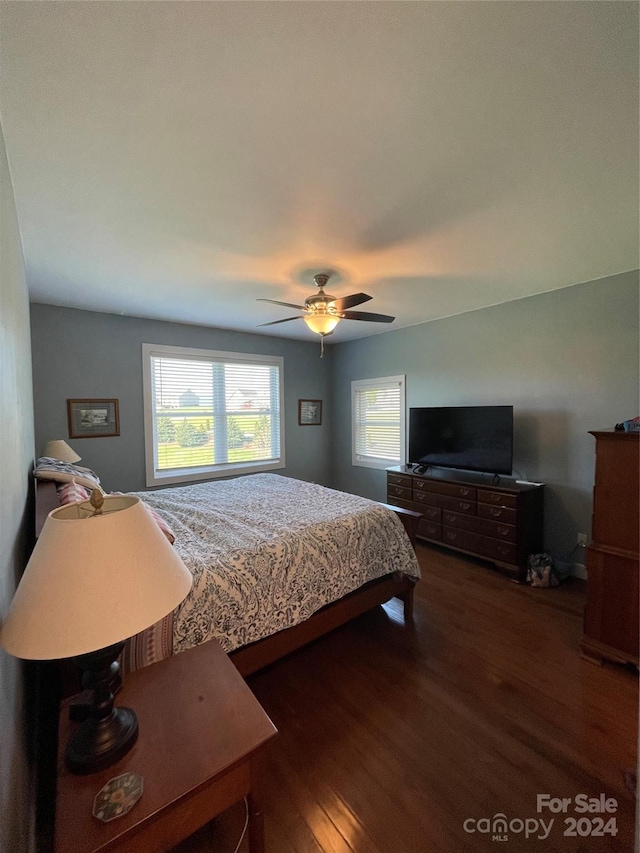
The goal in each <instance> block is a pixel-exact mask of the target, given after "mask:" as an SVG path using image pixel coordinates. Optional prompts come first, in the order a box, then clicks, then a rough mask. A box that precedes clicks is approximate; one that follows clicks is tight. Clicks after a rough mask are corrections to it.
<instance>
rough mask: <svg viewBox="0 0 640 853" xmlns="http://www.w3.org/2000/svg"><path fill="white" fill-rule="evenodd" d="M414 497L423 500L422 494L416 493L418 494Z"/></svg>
mask: <svg viewBox="0 0 640 853" xmlns="http://www.w3.org/2000/svg"><path fill="white" fill-rule="evenodd" d="M416 498H417V499H418V500H419V501H423V500H424V494H418V495H416Z"/></svg>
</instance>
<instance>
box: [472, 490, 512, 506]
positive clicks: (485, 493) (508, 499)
mask: <svg viewBox="0 0 640 853" xmlns="http://www.w3.org/2000/svg"><path fill="white" fill-rule="evenodd" d="M478 500H479V501H480V502H481V503H483V504H491V505H492V506H508V507H512V508H513V509H515V508H516V506H517V504H518V498H517V497H516V495H506V494H505V493H504V492H490V491H489V490H488V489H478Z"/></svg>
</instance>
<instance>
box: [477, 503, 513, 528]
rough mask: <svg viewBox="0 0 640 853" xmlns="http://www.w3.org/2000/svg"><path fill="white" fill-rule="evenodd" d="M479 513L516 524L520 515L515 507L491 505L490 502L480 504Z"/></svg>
mask: <svg viewBox="0 0 640 853" xmlns="http://www.w3.org/2000/svg"><path fill="white" fill-rule="evenodd" d="M478 515H480V516H482V518H490V519H491V520H492V521H503V522H506V523H507V524H515V523H516V518H517V516H518V514H517V512H516V510H515V509H508V508H507V507H504V506H490V505H489V504H482V503H479V504H478Z"/></svg>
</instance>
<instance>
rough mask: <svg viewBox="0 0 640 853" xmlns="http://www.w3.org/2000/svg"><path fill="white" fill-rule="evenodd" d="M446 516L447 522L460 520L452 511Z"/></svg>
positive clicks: (452, 522)
mask: <svg viewBox="0 0 640 853" xmlns="http://www.w3.org/2000/svg"><path fill="white" fill-rule="evenodd" d="M445 517H446V519H447V522H448V523H449V524H455V523H456V521H457V520H458V516H457V515H454V514H453V513H452V512H448V513H447V514H446V516H445Z"/></svg>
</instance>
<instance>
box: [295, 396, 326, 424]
mask: <svg viewBox="0 0 640 853" xmlns="http://www.w3.org/2000/svg"><path fill="white" fill-rule="evenodd" d="M298 424H299V426H321V425H322V400H298Z"/></svg>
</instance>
